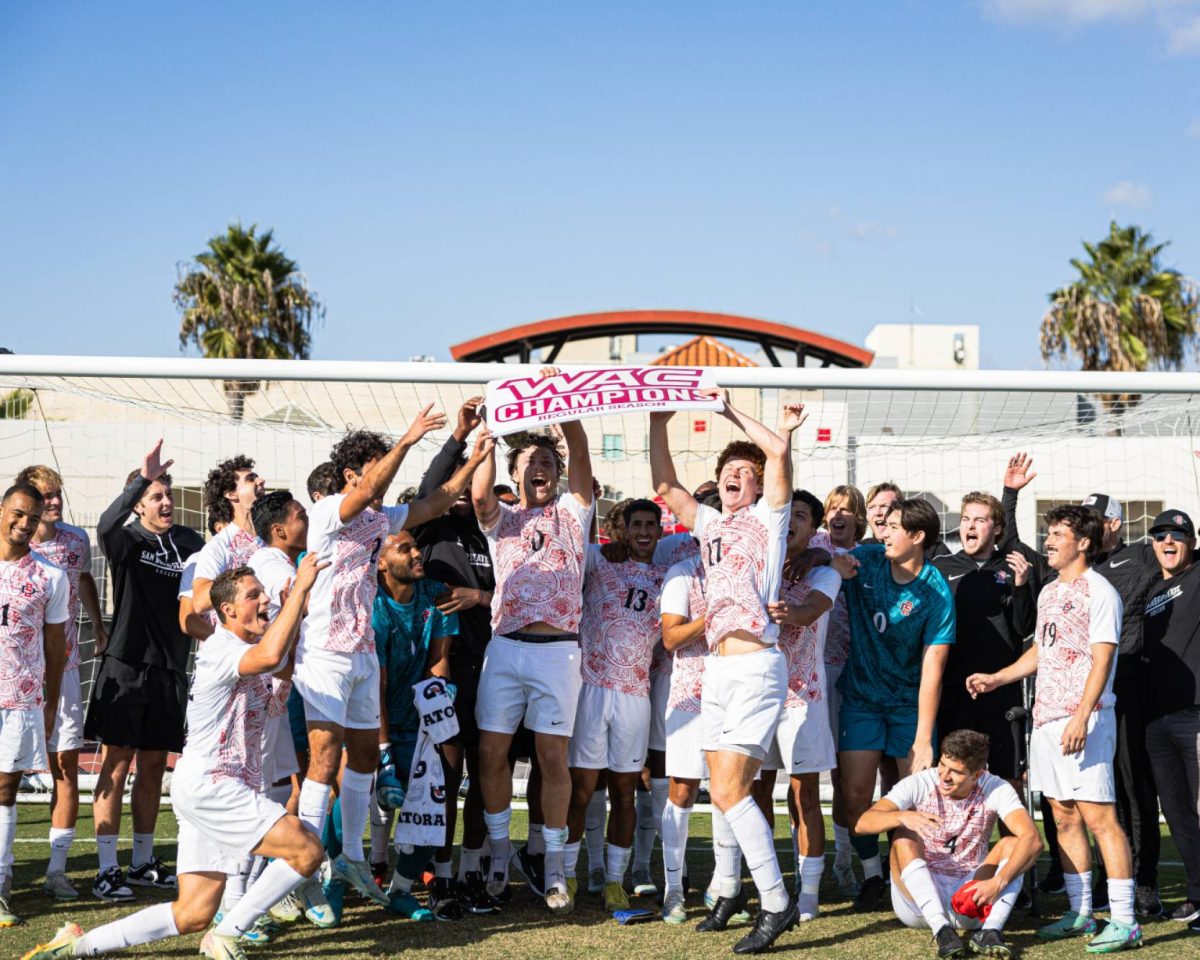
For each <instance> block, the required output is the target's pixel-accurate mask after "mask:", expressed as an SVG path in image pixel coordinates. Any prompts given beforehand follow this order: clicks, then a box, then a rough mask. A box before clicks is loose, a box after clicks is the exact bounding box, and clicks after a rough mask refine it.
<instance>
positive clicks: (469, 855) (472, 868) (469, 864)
mask: <svg viewBox="0 0 1200 960" xmlns="http://www.w3.org/2000/svg"><path fill="white" fill-rule="evenodd" d="M482 856H483V849H482V848H480V849H479V850H472V849H470V848H469V847H463V848H462V852H461V853H460V854H459V855H458V879H459V880H462V881H464V882H465V881H466V879H467V874H468V873H479V858H480V857H482Z"/></svg>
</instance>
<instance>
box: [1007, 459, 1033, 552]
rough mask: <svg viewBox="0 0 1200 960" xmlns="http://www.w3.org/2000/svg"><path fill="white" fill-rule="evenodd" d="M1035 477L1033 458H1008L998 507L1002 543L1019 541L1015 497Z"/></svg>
mask: <svg viewBox="0 0 1200 960" xmlns="http://www.w3.org/2000/svg"><path fill="white" fill-rule="evenodd" d="M1036 476H1037V473H1036V472H1035V471H1034V469H1033V457H1031V456H1029V454H1027V453H1014V454H1013V455H1012V456H1011V457H1009V458H1008V464H1007V465H1006V466H1005V468H1004V492H1003V493H1002V494H1001V497H1000V506H1001V507H1003V509H1004V539H1003V541H1002V542H1004V543H1009V542H1013V543H1016V542H1017V541H1018V540H1020V539H1021V535H1020V533H1019V531H1018V530H1017V496H1018V494H1019V493H1020V491H1021V490H1023V489H1024V488H1025V487H1027V486H1028V485H1029V484H1030V483H1031V482H1032V481H1033V479H1034V478H1035V477H1036Z"/></svg>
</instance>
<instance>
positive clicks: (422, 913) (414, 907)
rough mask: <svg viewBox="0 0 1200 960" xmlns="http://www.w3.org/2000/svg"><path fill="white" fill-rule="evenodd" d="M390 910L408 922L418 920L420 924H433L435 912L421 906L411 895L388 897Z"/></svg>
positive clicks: (397, 894)
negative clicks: (428, 922)
mask: <svg viewBox="0 0 1200 960" xmlns="http://www.w3.org/2000/svg"><path fill="white" fill-rule="evenodd" d="M388 910H389V911H391V912H392V913H394V914H396V916H398V917H404V919H406V920H416V921H418V922H419V923H424V922H426V921H430V922H432V920H433V919H434V917H433V911H432V910H430V909H429V908H428V907H424V906H422V905H421V901H419V900H418V899H417V898H416V897H414V896H413V895H412V894H411V893H393V894H391V895H390V896H389V897H388Z"/></svg>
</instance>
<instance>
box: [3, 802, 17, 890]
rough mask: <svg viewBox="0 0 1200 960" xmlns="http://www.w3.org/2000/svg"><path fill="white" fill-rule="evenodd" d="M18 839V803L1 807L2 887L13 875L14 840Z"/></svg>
mask: <svg viewBox="0 0 1200 960" xmlns="http://www.w3.org/2000/svg"><path fill="white" fill-rule="evenodd" d="M16 839H17V805H16V804H15V803H14V804H13V805H12V806H11V807H0V888H3V886H4V883H5V881H6V880H8V878H9V877H11V876H12V868H13V841H14V840H16Z"/></svg>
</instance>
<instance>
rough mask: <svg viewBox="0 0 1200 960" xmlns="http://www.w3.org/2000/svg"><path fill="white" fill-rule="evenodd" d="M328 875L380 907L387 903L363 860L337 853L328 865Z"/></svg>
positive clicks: (385, 895) (385, 896)
mask: <svg viewBox="0 0 1200 960" xmlns="http://www.w3.org/2000/svg"><path fill="white" fill-rule="evenodd" d="M329 876H330V879H332V880H341V881H342V883H345V884H348V885H349V886H351V887H353V888H354V889H355V890H357V891H358V892H359V893H360V894H362V895H363V896H364V897H366V898H367V899H368V900H372V901H374V902H375V903H377V904H379V905H380V906H381V907H386V906H387V905H388V898H387V894H385V893H384V892H383V891H382V890H380V889H379V887H377V886H376V885H375V878H374V877H372V876H371V870H370V868H369V867H368V866H367V862H366V861H365V860H349V859H347V858H346V855H345V854H344V853H339V854H338V855H337V857H335V858H334V861H333V865H332V866H331V867H330V871H329ZM326 896H328V894H326Z"/></svg>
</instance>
